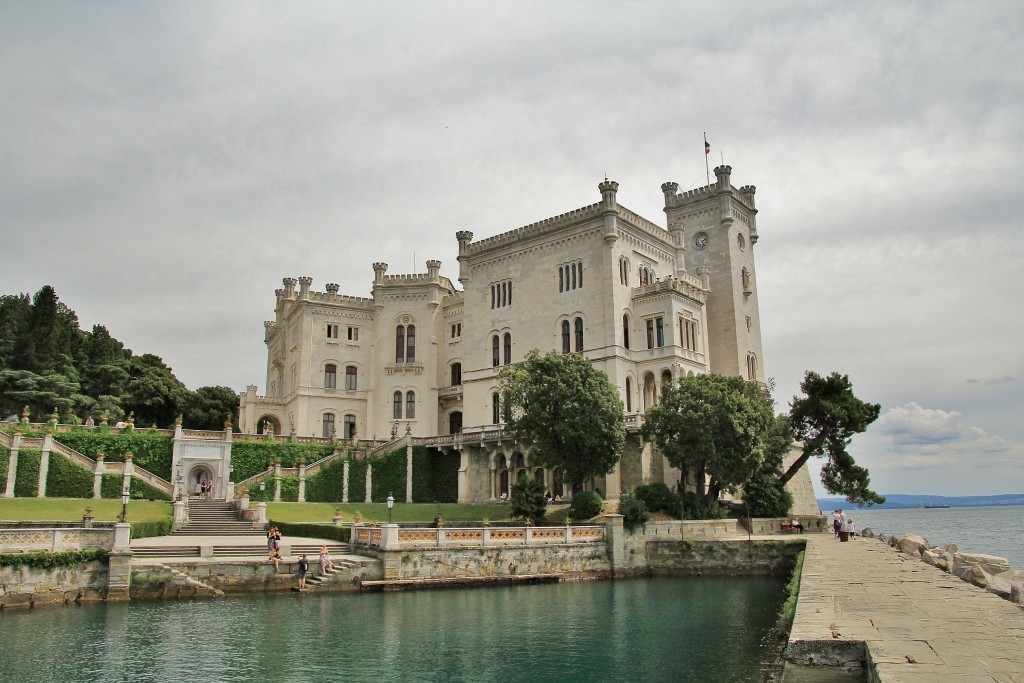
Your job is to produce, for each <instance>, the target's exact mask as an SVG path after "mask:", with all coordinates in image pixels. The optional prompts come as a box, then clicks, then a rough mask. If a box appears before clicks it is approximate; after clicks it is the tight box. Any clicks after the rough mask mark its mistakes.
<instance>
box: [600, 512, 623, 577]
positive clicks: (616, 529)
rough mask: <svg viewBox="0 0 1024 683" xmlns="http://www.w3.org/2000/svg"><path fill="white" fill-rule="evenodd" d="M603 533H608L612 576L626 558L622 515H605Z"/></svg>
mask: <svg viewBox="0 0 1024 683" xmlns="http://www.w3.org/2000/svg"><path fill="white" fill-rule="evenodd" d="M604 523H605V533H606V534H607V535H608V559H609V561H610V562H611V565H612V576H613V577H614V576H615V570H616V569H620V568H622V566H623V563H624V562H625V558H626V542H625V532H624V530H623V525H622V515H605V516H604Z"/></svg>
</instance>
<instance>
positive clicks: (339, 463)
mask: <svg viewBox="0 0 1024 683" xmlns="http://www.w3.org/2000/svg"><path fill="white" fill-rule="evenodd" d="M344 483H345V461H344V460H335V461H334V462H332V463H328V464H327V465H326V466H325V467H323V468H322V469H320V471H319V472H317V473H316V474H314V475H313V476H311V477H307V479H306V500H308V501H309V502H311V503H312V502H317V503H340V502H341V499H342V486H343V485H344ZM351 484H352V482H351V481H349V486H350V487H351Z"/></svg>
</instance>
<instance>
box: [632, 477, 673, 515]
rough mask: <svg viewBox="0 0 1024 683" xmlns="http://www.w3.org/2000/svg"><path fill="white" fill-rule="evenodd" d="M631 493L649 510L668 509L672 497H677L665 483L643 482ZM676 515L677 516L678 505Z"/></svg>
mask: <svg viewBox="0 0 1024 683" xmlns="http://www.w3.org/2000/svg"><path fill="white" fill-rule="evenodd" d="M633 495H634V496H636V498H637V499H638V500H639V501H640V502H642V503H643V504H644V506H645V507H646V508H647V509H648V510H649V511H650V512H663V511H666V510H668V508H669V505H670V504H671V501H672V499H673V498H676V499H678V496H676V494H674V493H672V491H671V490H669V488H668V486H666V485H665V484H644V485H643V486H637V487H636V488H635V489H634V490H633ZM674 516H676V517H678V516H679V511H678V506H677V509H676V514H675V515H674Z"/></svg>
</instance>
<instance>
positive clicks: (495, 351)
mask: <svg viewBox="0 0 1024 683" xmlns="http://www.w3.org/2000/svg"><path fill="white" fill-rule="evenodd" d="M500 344H501V342H500V341H499V340H498V335H494V336H493V337H491V367H492V368H496V367H498V366H499V365H500V364H501V347H500Z"/></svg>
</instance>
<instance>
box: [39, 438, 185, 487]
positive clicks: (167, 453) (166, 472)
mask: <svg viewBox="0 0 1024 683" xmlns="http://www.w3.org/2000/svg"><path fill="white" fill-rule="evenodd" d="M53 439H54V441H58V442H60V443H62V444H64V445H65V446H67V447H68V448H73V449H74V450H76V451H78V452H79V453H81V454H82V455H85V456H87V457H90V458H92V459H94V460H95V459H96V454H97V453H99V452H102V453H103V457H104V459H105V460H106V461H107V462H123V461H124V456H125V453H132V454H133V458H132V460H133V462H134V463H135V464H136V465H137V466H138V467H141V468H142V469H144V470H148V471H149V472H152V473H153V474H155V475H157V476H158V477H162V478H163V479H167V480H170V478H171V451H172V448H173V445H174V440H173V439H172V438H171V437H169V436H164V435H163V434H160V433H157V432H153V431H135V430H127V431H123V432H121V433H120V434H111V433H110V432H108V431H105V430H101V429H84V428H82V429H72V430H71V431H68V432H58V433H56V434H54V435H53Z"/></svg>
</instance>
